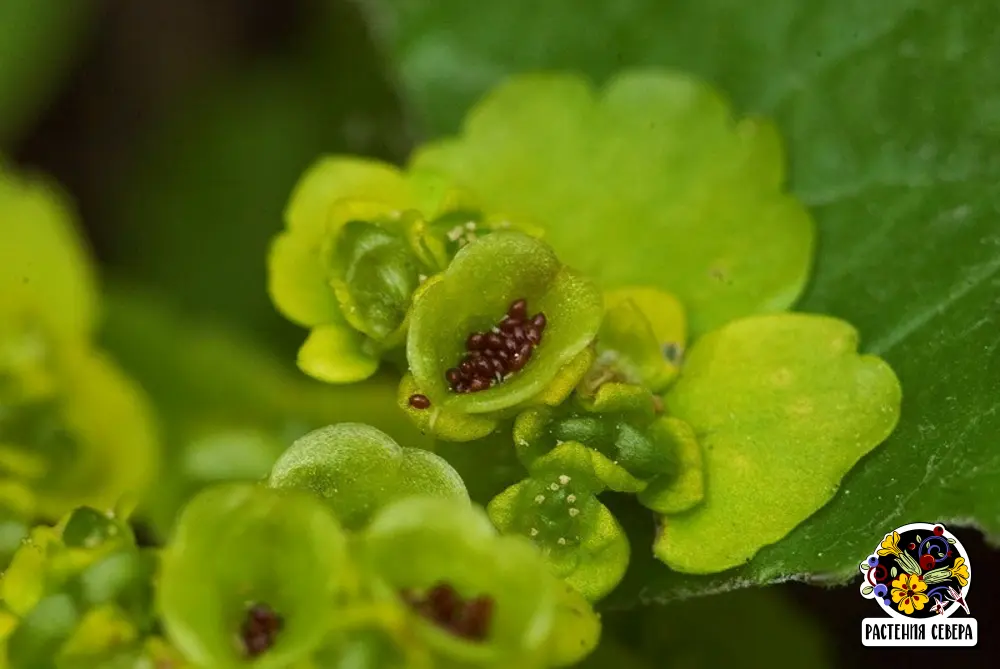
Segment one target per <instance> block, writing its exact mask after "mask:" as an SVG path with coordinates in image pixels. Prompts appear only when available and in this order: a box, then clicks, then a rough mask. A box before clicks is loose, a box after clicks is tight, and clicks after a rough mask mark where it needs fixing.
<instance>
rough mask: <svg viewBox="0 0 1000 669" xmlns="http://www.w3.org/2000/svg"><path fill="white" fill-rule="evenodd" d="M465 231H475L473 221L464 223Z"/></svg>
mask: <svg viewBox="0 0 1000 669" xmlns="http://www.w3.org/2000/svg"><path fill="white" fill-rule="evenodd" d="M465 229H466V230H475V229H476V224H475V222H474V221H468V222H466V224H465Z"/></svg>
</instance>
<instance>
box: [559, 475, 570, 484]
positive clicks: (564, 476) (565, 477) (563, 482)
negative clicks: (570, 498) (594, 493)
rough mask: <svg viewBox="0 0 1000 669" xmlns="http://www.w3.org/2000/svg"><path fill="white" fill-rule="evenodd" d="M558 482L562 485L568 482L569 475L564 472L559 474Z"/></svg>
mask: <svg viewBox="0 0 1000 669" xmlns="http://www.w3.org/2000/svg"><path fill="white" fill-rule="evenodd" d="M559 483H561V484H562V485H566V484H567V483H569V477H568V476H566V475H565V474H563V475H561V476H560V477H559Z"/></svg>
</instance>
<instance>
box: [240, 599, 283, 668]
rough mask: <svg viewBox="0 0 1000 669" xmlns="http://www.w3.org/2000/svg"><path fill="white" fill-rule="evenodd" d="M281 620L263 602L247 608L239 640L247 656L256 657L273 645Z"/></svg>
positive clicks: (281, 623) (280, 626)
mask: <svg viewBox="0 0 1000 669" xmlns="http://www.w3.org/2000/svg"><path fill="white" fill-rule="evenodd" d="M282 625H283V621H282V619H281V616H279V615H278V614H277V613H275V612H274V611H273V610H272V609H271V608H270V607H269V606H267V605H265V604H254V605H252V606H251V607H250V608H248V609H247V614H246V619H245V620H244V621H243V625H242V626H241V628H240V640H241V641H242V642H243V650H244V653H245V654H246V655H247V656H248V657H257V656H258V655H261V654H262V653H264V652H265V651H267V650H268V649H269V648H271V646H273V645H274V642H275V636H276V635H277V633H278V632H279V631H280V630H281V628H282Z"/></svg>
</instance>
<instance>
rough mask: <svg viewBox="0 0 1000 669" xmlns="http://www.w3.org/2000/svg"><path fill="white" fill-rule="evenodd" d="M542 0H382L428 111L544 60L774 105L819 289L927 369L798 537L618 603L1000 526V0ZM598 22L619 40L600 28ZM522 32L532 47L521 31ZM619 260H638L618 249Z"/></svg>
mask: <svg viewBox="0 0 1000 669" xmlns="http://www.w3.org/2000/svg"><path fill="white" fill-rule="evenodd" d="M529 7H531V8H533V7H534V4H533V3H530V2H528V1H527V0H512V1H504V2H499V1H491V2H484V3H481V4H480V5H479V6H478V8H477V11H476V12H474V13H473V12H468V11H467V10H466V8H465V3H462V2H460V1H459V0H443V1H442V2H437V3H433V4H430V3H412V2H400V1H396V0H387V1H386V2H383V3H381V8H382V9H383V10H384V11H385V12H386V13H387V14H388V15H389V16H391V17H392V19H393V20H392V21H391V22H389V21H384V22H383V21H380V22H378V25H380V26H382V27H384V28H386V31H385V32H384V33H383V36H384V38H385V39H386V42H387V45H388V47H389V48H390V50H391V52H392V54H393V56H394V58H395V61H396V63H397V65H398V69H399V72H400V73H401V75H402V79H403V81H404V84H405V86H406V88H407V90H408V91H409V92H410V94H411V98H412V99H413V101H414V103H415V106H416V108H417V110H418V112H419V113H420V114H421V116H422V120H423V121H424V123H425V125H426V126H429V127H431V128H433V129H434V130H435V131H436V132H437V133H442V132H447V133H451V132H455V131H457V130H458V128H459V120H460V118H461V115H462V113H463V112H462V110H464V109H467V108H468V107H469V106H470V105H471V104H472V103H473V102H474V101H475V99H476V98H477V97H478V96H479V95H481V94H482V93H484V92H485V91H486V90H488V89H489V87H490V86H492V85H494V84H495V83H496V82H498V81H499V80H501V79H502V78H503V77H504V76H506V75H508V74H511V73H515V72H519V71H524V70H535V69H549V68H573V69H577V70H583V72H584V73H585V74H587V75H589V76H590V77H592V78H594V79H595V80H596V81H598V82H603V81H606V80H607V79H609V78H610V77H611V76H612V75H613V74H614V73H615V72H617V71H618V70H619V69H620V68H622V67H648V66H665V67H669V68H676V69H678V70H682V71H688V72H692V73H694V74H696V75H698V76H701V77H703V78H705V79H707V80H708V81H709V82H711V83H712V84H714V85H716V86H718V87H719V88H720V89H721V90H724V91H726V93H727V94H728V95H730V96H731V97H732V99H733V102H734V107H735V108H736V109H737V110H739V113H740V114H741V115H744V114H763V115H766V116H769V117H771V118H773V119H774V121H775V122H776V124H777V126H778V128H780V130H781V133H782V135H783V136H784V139H785V142H784V143H785V146H786V148H787V150H788V151H789V153H790V159H789V165H790V174H789V179H790V185H791V189H792V191H793V192H794V193H795V194H796V195H797V196H798V197H799V198H801V199H802V200H803V202H804V203H805V204H806V205H807V206H808V207H809V208H810V211H811V212H812V214H813V216H814V217H815V219H816V224H817V231H818V246H817V257H816V273H815V278H814V280H813V282H812V283H811V284H810V285H809V287H808V288H807V290H806V292H805V294H804V297H803V299H802V300H801V301H800V303H799V308H800V309H802V310H804V311H810V312H819V313H828V314H831V315H834V316H837V317H839V318H843V319H845V320H847V321H849V322H850V323H851V324H852V325H854V326H855V327H856V328H857V329H858V330H859V331H860V332H861V333H862V343H861V352H862V353H875V354H878V355H880V356H882V357H884V358H885V360H886V361H887V362H888V363H889V364H890V365H891V366H892V368H893V369H894V370H895V371H896V373H897V374H898V376H899V378H900V381H901V384H902V386H903V387H904V388H906V389H907V398H906V401H905V403H904V407H903V413H902V417H901V420H900V424H899V426H898V428H897V429H896V431H895V432H894V433H893V435H892V436H891V437H890V438H889V439H888V441H887V442H886V443H885V444H884V445H882V446H880V447H879V448H878V449H876V451H875V452H874V453H872V454H871V456H869V457H868V458H866V459H864V460H863V461H862V462H861V463H860V464H859V465H858V466H857V467H856V468H854V469H853V470H852V471H851V472H850V473H849V474H848V476H847V477H846V478H845V480H844V482H843V483H842V485H841V489H840V492H839V493H838V494H837V495H836V497H835V498H834V499H833V500H832V501H831V502H830V503H829V504H827V505H826V506H825V507H824V508H822V509H821V510H820V511H819V512H818V513H816V514H815V515H814V516H812V517H811V518H809V519H808V520H806V521H805V522H804V523H802V524H801V525H799V526H798V527H797V528H796V529H795V530H793V531H792V532H791V534H790V535H789V536H788V537H786V538H785V539H784V540H782V541H781V542H779V543H777V544H774V545H772V546H769V547H767V548H764V549H762V550H761V551H760V552H759V553H758V554H757V556H756V557H755V558H754V559H753V560H752V561H751V562H750V563H749V564H748V565H746V566H745V567H742V568H740V569H736V570H731V571H728V572H723V573H721V574H719V575H716V576H712V577H701V576H695V577H692V576H679V575H677V574H675V573H672V572H670V571H667V570H665V569H663V568H662V565H659V564H657V563H655V561H654V560H653V559H652V557H651V556H647V562H646V564H645V567H644V566H643V565H638V564H637V565H635V567H636V568H635V569H633V571H632V573H631V574H630V576H629V577H627V581H626V585H624V586H623V587H621V588H619V590H618V591H617V593H616V594H615V595H613V596H612V598H613V600H614V601H613V602H612V603H613V604H617V605H620V606H629V605H632V604H634V603H635V602H636V601H663V600H669V599H673V598H676V597H679V596H685V595H692V594H698V593H701V592H708V591H717V590H720V589H729V588H733V587H739V586H746V585H752V584H757V583H768V582H774V581H777V580H784V579H788V578H809V577H811V576H814V575H824V576H825V577H827V578H829V577H831V576H832V577H834V578H835V579H837V580H841V579H847V578H850V577H851V576H852V575H853V572H854V569H855V568H856V564H855V563H856V562H857V560H859V559H860V557H861V556H864V555H865V553H866V551H868V550H869V549H870V546H871V545H873V542H876V543H877V541H878V540H879V538H880V537H881V536H882V535H883V534H884V533H885V532H886V531H887V530H888V529H891V528H892V527H895V526H898V525H900V524H903V523H907V522H913V521H914V520H918V519H930V518H933V519H936V520H941V521H944V522H949V521H951V522H952V524H957V525H966V526H968V525H973V526H978V527H980V528H982V529H983V530H984V531H986V532H987V533H988V534H990V535H992V536H996V535H998V534H1000V501H998V497H997V496H996V495H995V494H994V493H993V491H995V490H997V488H998V487H1000V455H998V453H997V451H996V449H995V448H993V443H994V441H995V440H994V438H993V435H995V434H996V433H997V432H998V430H1000V412H998V407H1000V403H998V399H997V398H998V397H1000V378H998V377H997V376H996V375H995V374H993V375H989V374H986V373H985V370H990V369H996V368H997V367H998V365H1000V345H998V339H997V337H996V332H997V329H998V327H1000V316H998V315H997V314H998V311H997V304H998V301H1000V280H998V271H1000V227H998V224H997V210H998V207H1000V199H998V198H1000V195H998V193H997V191H996V189H995V188H994V185H995V184H996V183H997V181H998V180H1000V161H998V160H997V156H998V155H1000V126H998V125H997V124H996V110H997V109H998V105H1000V71H998V70H997V68H996V67H994V65H993V62H994V61H995V57H994V56H995V45H996V43H997V39H998V34H997V30H998V28H997V26H998V25H1000V6H997V5H996V4H995V3H988V2H982V3H951V4H940V3H936V4H928V3H922V2H914V1H912V0H889V1H887V2H879V3H871V2H866V1H864V0H854V1H851V2H839V1H835V0H817V1H816V2H809V3H796V2H789V1H787V0H762V1H761V2H754V3H745V2H737V1H736V0H706V1H702V0H677V1H676V2H669V3H663V2H658V1H657V0H639V1H638V2H635V3H631V4H630V5H629V7H628V9H624V8H622V7H621V6H619V5H617V4H614V3H605V2H598V1H597V0H588V1H585V2H583V3H581V2H577V1H576V0H554V1H553V2H550V3H547V4H546V11H545V12H544V14H540V13H533V12H530V11H527V10H528V8H529ZM376 18H378V16H376ZM592 25H601V26H604V27H605V30H606V31H607V33H608V34H615V35H618V36H620V39H614V40H608V39H597V38H595V35H596V34H597V33H595V32H594V31H592V30H589V29H588V26H592ZM428 26H436V28H435V29H434V30H433V31H431V30H428ZM514 40H516V42H517V44H518V45H519V47H518V48H517V49H510V48H509V45H510V44H511V43H512V41H514ZM455 68H461V70H460V72H459V71H457V70H456V69H455ZM915 92H919V99H915ZM645 239H646V240H647V242H648V236H647V237H645ZM665 243H666V242H664V244H665ZM558 250H559V249H558V247H557V251H558ZM566 261H567V262H573V258H572V257H569V256H568V257H567V258H566ZM605 262H606V263H609V264H611V263H619V262H620V263H623V264H625V263H626V262H627V261H626V260H625V259H624V258H621V259H619V257H618V256H615V255H613V254H608V257H607V258H606V259H605ZM618 271H619V272H624V271H625V270H624V269H621V268H620V269H619V270H618ZM636 521H637V524H638V525H639V526H641V527H646V528H648V525H647V523H646V521H645V520H640V519H639V518H636ZM635 559H636V557H633V560H635Z"/></svg>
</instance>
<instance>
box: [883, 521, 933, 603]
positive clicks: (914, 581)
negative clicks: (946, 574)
mask: <svg viewBox="0 0 1000 669" xmlns="http://www.w3.org/2000/svg"><path fill="white" fill-rule="evenodd" d="M893 534H895V533H893ZM895 537H896V540H897V541H898V539H899V535H898V534H895ZM883 545H885V542H883ZM879 552H881V551H879ZM926 589H927V584H926V583H924V580H923V579H922V578H920V577H919V576H917V575H916V574H900V575H899V578H897V579H896V580H895V581H893V582H892V601H894V602H896V607H897V608H898V609H899V610H900V611H902V612H903V613H905V614H906V615H911V614H912V613H913V611H914V609H916V610H917V611H919V610H921V609H922V608H924V604H926V603H927V601H928V600H927V595H925V594H924V590H926Z"/></svg>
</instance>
